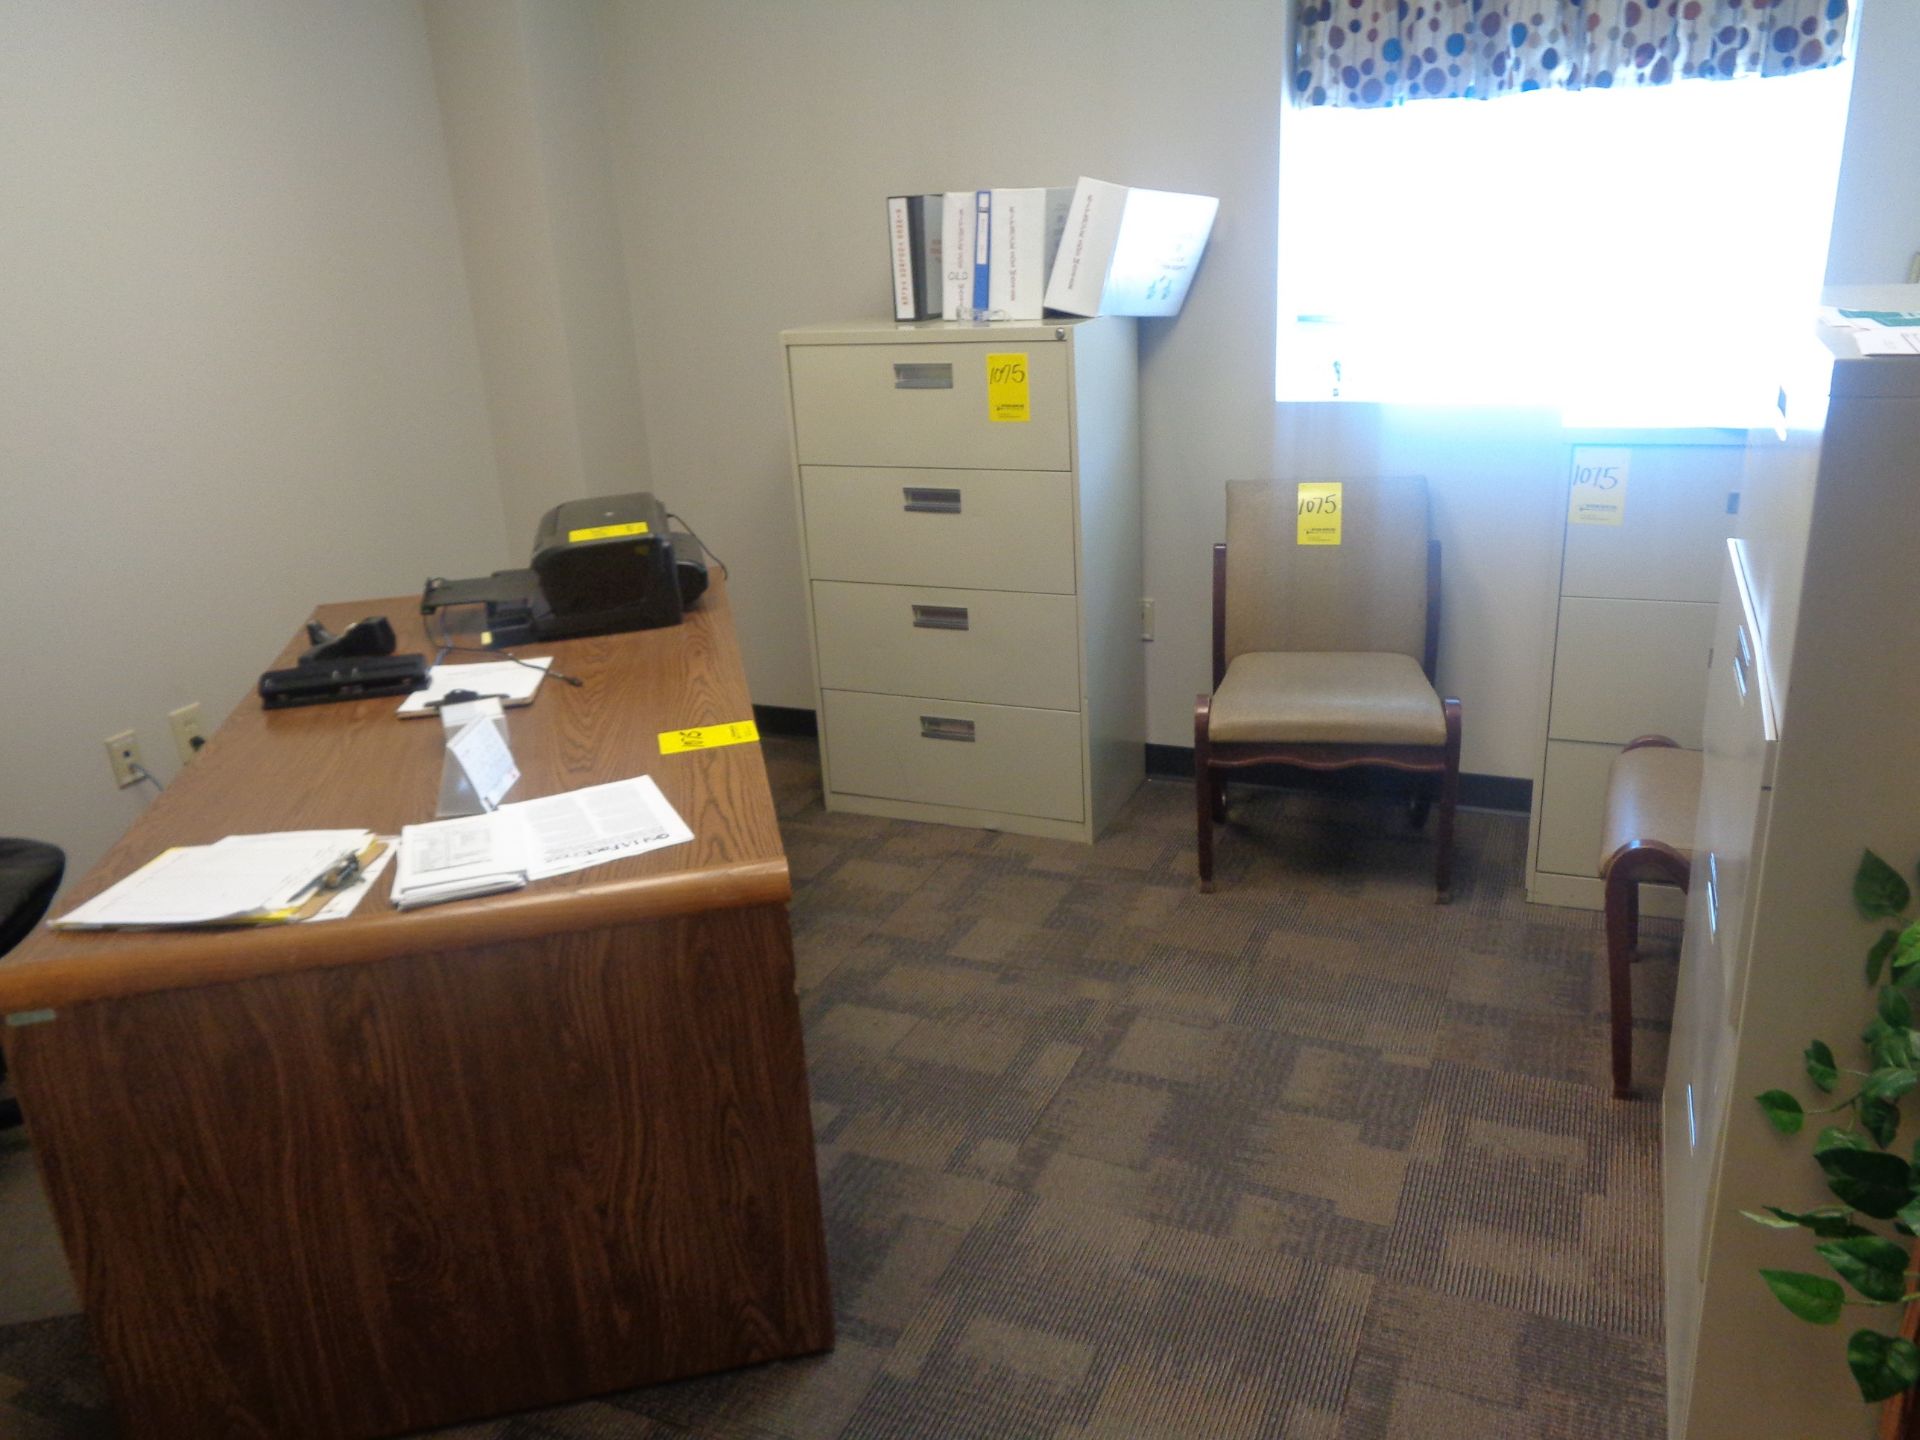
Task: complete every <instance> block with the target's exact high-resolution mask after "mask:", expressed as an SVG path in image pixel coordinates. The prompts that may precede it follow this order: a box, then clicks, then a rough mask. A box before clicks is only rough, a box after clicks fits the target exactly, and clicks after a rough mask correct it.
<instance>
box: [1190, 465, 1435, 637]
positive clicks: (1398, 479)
mask: <svg viewBox="0 0 1920 1440" xmlns="http://www.w3.org/2000/svg"><path fill="white" fill-rule="evenodd" d="M1340 498H1341V512H1342V513H1341V525H1340V543H1339V544H1338V545H1302V544H1300V543H1299V542H1298V529H1297V517H1298V488H1297V486H1296V485H1295V483H1294V482H1292V481H1268V480H1234V481H1229V482H1228V484H1227V589H1226V616H1225V621H1226V625H1225V629H1226V635H1225V640H1226V646H1225V651H1226V653H1225V656H1224V659H1225V661H1226V663H1228V664H1231V663H1232V662H1233V659H1234V657H1235V656H1237V655H1243V654H1246V653H1247V652H1248V651H1258V650H1374V651H1393V652H1397V653H1399V654H1402V655H1408V656H1411V657H1412V658H1413V659H1414V660H1416V661H1418V662H1420V663H1421V664H1423V665H1424V664H1425V663H1426V658H1427V657H1426V648H1427V482H1426V479H1425V478H1424V477H1423V476H1419V475H1410V476H1392V477H1384V478H1375V479H1363V480H1343V481H1341V497H1340Z"/></svg>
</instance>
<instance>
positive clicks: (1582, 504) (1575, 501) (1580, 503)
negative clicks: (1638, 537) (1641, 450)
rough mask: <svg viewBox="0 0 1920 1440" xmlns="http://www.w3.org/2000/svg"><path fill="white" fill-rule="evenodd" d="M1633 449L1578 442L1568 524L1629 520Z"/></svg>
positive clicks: (1570, 490)
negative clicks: (1628, 487) (1629, 476)
mask: <svg viewBox="0 0 1920 1440" xmlns="http://www.w3.org/2000/svg"><path fill="white" fill-rule="evenodd" d="M1632 460H1633V452H1632V451H1631V450H1621V449H1612V448H1607V449H1602V448H1599V447H1597V446H1592V445H1578V446H1575V447H1574V451H1573V484H1572V485H1571V486H1569V487H1568V490H1567V523H1568V524H1569V525H1624V524H1626V523H1627V469H1628V466H1629V464H1630V463H1631V461H1632Z"/></svg>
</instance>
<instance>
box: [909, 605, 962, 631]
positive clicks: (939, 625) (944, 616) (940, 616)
mask: <svg viewBox="0 0 1920 1440" xmlns="http://www.w3.org/2000/svg"><path fill="white" fill-rule="evenodd" d="M913 628H914V629H916V630H965V629H966V628H967V607H966V606H964V605H916V606H914V607H913Z"/></svg>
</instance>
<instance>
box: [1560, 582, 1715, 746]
mask: <svg viewBox="0 0 1920 1440" xmlns="http://www.w3.org/2000/svg"><path fill="white" fill-rule="evenodd" d="M1716 609H1717V607H1716V606H1714V605H1712V604H1706V605H1700V604H1695V603H1692V602H1690V601H1679V600H1589V599H1577V598H1575V597H1573V596H1568V597H1567V598H1565V599H1563V600H1562V601H1561V602H1560V625H1559V630H1558V633H1557V635H1556V637H1555V642H1554V661H1553V709H1552V714H1551V716H1550V717H1549V720H1548V726H1547V734H1548V736H1549V737H1550V738H1552V739H1555V740H1589V741H1594V742H1598V743H1602V744H1610V745H1624V744H1626V743H1627V741H1629V740H1631V739H1633V738H1634V737H1635V736H1636V735H1647V734H1655V735H1666V736H1669V737H1671V738H1672V739H1674V740H1676V741H1678V742H1679V743H1680V744H1681V745H1683V746H1685V747H1686V748H1688V749H1689V750H1698V749H1699V748H1700V724H1701V720H1702V718H1703V717H1704V715H1705V713H1706V703H1707V654H1708V652H1709V651H1710V650H1711V649H1712V648H1713V622H1714V614H1715V611H1716Z"/></svg>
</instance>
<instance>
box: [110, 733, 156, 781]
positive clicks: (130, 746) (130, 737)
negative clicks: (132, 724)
mask: <svg viewBox="0 0 1920 1440" xmlns="http://www.w3.org/2000/svg"><path fill="white" fill-rule="evenodd" d="M107 763H108V764H109V765H111V766H113V783H114V784H116V785H118V786H119V787H120V788H121V789H122V790H124V789H126V788H127V786H129V785H138V784H139V783H140V775H139V773H138V772H140V771H141V770H144V769H146V768H147V767H146V766H145V765H143V764H142V763H141V761H140V737H139V736H137V735H135V734H134V733H133V731H131V730H122V731H121V732H120V733H119V734H118V735H109V736H108V737H107Z"/></svg>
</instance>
